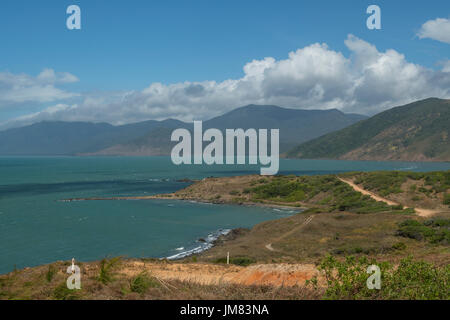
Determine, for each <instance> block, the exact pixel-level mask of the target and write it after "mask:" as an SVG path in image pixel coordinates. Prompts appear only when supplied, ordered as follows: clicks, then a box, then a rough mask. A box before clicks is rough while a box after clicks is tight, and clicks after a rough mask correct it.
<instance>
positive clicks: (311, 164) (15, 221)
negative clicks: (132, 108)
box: [0, 157, 450, 273]
mask: <svg viewBox="0 0 450 320" xmlns="http://www.w3.org/2000/svg"><path fill="white" fill-rule="evenodd" d="M373 170H410V171H435V170H450V163H412V162H368V161H364V162H362V161H327V160H283V159H282V160H281V163H280V173H281V174H327V173H338V172H346V171H373ZM252 173H259V166H248V165H247V166H243V165H240V166H238V165H236V166H206V165H205V166H194V165H192V166H175V165H173V164H172V163H171V161H170V158H169V157H0V273H6V272H9V271H11V270H13V268H14V267H17V268H23V267H28V266H35V265H39V264H43V263H49V262H52V261H56V260H69V259H71V258H72V257H75V259H77V260H80V261H89V260H96V259H101V258H103V257H107V256H117V255H124V256H128V257H170V256H172V257H174V256H175V257H177V256H182V255H184V254H186V253H187V252H197V251H201V250H203V249H205V248H207V247H208V246H210V242H211V241H212V240H213V239H214V238H215V237H216V236H217V235H219V234H221V233H225V232H227V230H230V229H232V228H236V227H252V226H253V225H255V224H257V223H260V222H262V221H266V220H271V219H278V218H281V217H285V216H288V215H290V214H292V213H293V211H290V210H286V211H283V210H281V211H280V210H275V209H271V208H261V207H253V206H249V207H246V206H232V205H212V204H203V203H195V202H188V201H175V200H134V201H133V200H129V201H79V202H60V201H58V200H61V199H67V198H83V197H111V196H133V195H151V194H157V193H166V192H173V191H176V190H179V189H181V188H184V187H186V186H187V185H189V183H187V182H181V181H179V180H181V179H185V178H188V179H201V178H204V177H209V176H228V175H242V174H252ZM200 238H203V239H205V240H206V241H207V242H200V241H198V240H199V239H200Z"/></svg>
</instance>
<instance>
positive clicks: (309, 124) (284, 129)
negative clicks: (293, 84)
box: [203, 105, 367, 152]
mask: <svg viewBox="0 0 450 320" xmlns="http://www.w3.org/2000/svg"><path fill="white" fill-rule="evenodd" d="M366 118H367V117H366V116H362V115H358V114H345V113H343V112H341V111H339V110H337V109H331V110H298V109H287V108H281V107H277V106H267V105H248V106H245V107H241V108H237V109H235V110H233V111H230V112H228V113H226V114H224V115H222V116H219V117H216V118H213V119H211V120H208V121H206V122H205V123H204V124H203V126H204V127H205V128H217V129H221V130H224V129H226V128H243V129H248V128H255V129H272V128H273V129H280V151H281V152H285V151H288V150H289V149H291V148H293V147H294V146H295V145H298V144H299V143H302V142H304V141H309V140H311V139H313V138H316V137H319V136H321V135H323V134H326V133H328V132H332V131H336V130H339V129H342V128H345V127H347V126H349V125H351V124H353V123H355V122H358V121H360V120H363V119H366Z"/></svg>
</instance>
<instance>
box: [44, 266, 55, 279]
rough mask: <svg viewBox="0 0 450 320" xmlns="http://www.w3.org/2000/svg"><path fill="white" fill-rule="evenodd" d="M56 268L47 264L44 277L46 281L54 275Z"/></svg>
mask: <svg viewBox="0 0 450 320" xmlns="http://www.w3.org/2000/svg"><path fill="white" fill-rule="evenodd" d="M56 272H57V270H56V268H55V267H53V266H52V265H49V266H48V270H47V273H46V274H45V279H47V282H52V279H53V277H54V276H55V274H56Z"/></svg>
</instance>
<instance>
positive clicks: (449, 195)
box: [443, 193, 450, 206]
mask: <svg viewBox="0 0 450 320" xmlns="http://www.w3.org/2000/svg"><path fill="white" fill-rule="evenodd" d="M443 203H444V204H448V205H449V206H450V193H446V194H445V195H444V201H443Z"/></svg>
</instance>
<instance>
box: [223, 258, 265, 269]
mask: <svg viewBox="0 0 450 320" xmlns="http://www.w3.org/2000/svg"><path fill="white" fill-rule="evenodd" d="M255 262H256V260H255V259H253V258H249V257H234V258H230V264H234V265H237V266H243V267H246V266H249V265H251V264H253V263H255ZM215 263H227V258H226V257H224V258H218V259H217V260H216V261H215Z"/></svg>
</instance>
